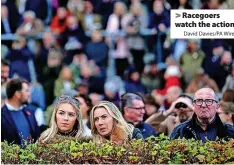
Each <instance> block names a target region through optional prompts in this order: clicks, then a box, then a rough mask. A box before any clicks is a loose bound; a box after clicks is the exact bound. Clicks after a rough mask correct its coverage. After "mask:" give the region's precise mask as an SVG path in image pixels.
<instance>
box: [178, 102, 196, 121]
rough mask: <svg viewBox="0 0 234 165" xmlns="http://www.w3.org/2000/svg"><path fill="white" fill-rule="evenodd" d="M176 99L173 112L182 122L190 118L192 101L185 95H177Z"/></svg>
mask: <svg viewBox="0 0 234 165" xmlns="http://www.w3.org/2000/svg"><path fill="white" fill-rule="evenodd" d="M176 101H177V103H176V104H175V113H176V116H177V117H178V118H179V121H180V122H181V123H182V122H184V121H186V120H188V119H189V118H191V117H192V115H193V108H192V102H191V100H190V99H189V98H186V97H179V98H178V99H177V100H176Z"/></svg>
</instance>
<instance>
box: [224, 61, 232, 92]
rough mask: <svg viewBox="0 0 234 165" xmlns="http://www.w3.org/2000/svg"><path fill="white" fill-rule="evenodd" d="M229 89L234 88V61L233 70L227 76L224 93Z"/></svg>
mask: <svg viewBox="0 0 234 165" xmlns="http://www.w3.org/2000/svg"><path fill="white" fill-rule="evenodd" d="M228 89H234V63H232V72H231V74H229V75H228V76H227V78H226V80H225V84H224V86H223V89H222V92H223V93H224V92H225V91H226V90H228Z"/></svg>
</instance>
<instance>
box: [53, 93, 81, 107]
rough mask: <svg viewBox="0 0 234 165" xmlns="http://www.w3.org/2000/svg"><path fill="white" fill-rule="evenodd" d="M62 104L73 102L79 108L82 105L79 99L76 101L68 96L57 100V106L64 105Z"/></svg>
mask: <svg viewBox="0 0 234 165" xmlns="http://www.w3.org/2000/svg"><path fill="white" fill-rule="evenodd" d="M62 102H71V103H73V104H75V105H77V106H79V105H80V102H79V100H77V99H75V98H73V97H70V96H67V95H63V96H60V97H58V98H57V100H56V104H58V103H62Z"/></svg>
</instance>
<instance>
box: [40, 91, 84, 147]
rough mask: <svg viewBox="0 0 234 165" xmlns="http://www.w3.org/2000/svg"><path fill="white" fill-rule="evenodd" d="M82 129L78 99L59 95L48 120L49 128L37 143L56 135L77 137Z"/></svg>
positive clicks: (81, 132) (46, 140) (44, 141)
mask: <svg viewBox="0 0 234 165" xmlns="http://www.w3.org/2000/svg"><path fill="white" fill-rule="evenodd" d="M83 130H84V129H83V122H82V115H81V111H80V107H79V101H78V100H76V99H74V98H72V97H70V96H66V95H64V96H60V97H59V98H58V99H57V102H56V105H55V108H54V111H53V114H52V117H51V120H50V128H48V129H47V130H46V131H44V132H43V133H42V135H41V137H40V138H39V143H46V142H50V141H51V140H52V139H53V138H55V137H56V136H69V137H75V138H78V137H80V136H81V135H82V134H83Z"/></svg>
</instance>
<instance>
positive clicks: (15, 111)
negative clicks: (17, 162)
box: [1, 78, 41, 147]
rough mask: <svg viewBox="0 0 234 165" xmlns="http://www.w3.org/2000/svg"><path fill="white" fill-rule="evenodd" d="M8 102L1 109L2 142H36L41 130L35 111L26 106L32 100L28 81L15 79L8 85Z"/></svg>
mask: <svg viewBox="0 0 234 165" xmlns="http://www.w3.org/2000/svg"><path fill="white" fill-rule="evenodd" d="M6 94H7V101H6V102H5V105H4V106H3V107H2V109H1V135H2V136H1V141H4V140H6V141H7V142H8V143H13V144H18V145H21V146H22V147H24V146H25V144H28V143H33V142H35V141H36V140H37V139H38V137H39V136H40V133H41V130H40V128H39V127H38V125H37V121H36V119H35V116H34V111H33V110H32V109H30V108H28V107H27V106H25V104H27V103H28V100H29V98H30V91H29V84H28V82H27V81H25V80H22V79H19V78H15V79H11V80H10V81H9V82H8V83H7V85H6Z"/></svg>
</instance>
